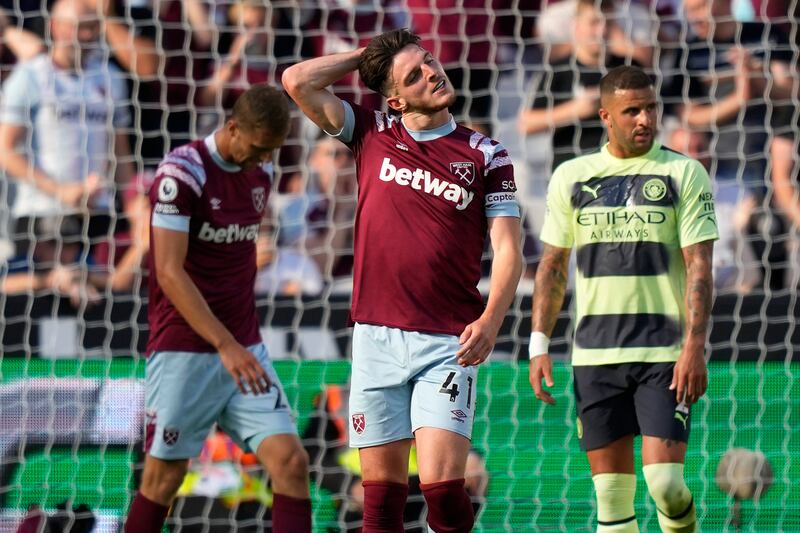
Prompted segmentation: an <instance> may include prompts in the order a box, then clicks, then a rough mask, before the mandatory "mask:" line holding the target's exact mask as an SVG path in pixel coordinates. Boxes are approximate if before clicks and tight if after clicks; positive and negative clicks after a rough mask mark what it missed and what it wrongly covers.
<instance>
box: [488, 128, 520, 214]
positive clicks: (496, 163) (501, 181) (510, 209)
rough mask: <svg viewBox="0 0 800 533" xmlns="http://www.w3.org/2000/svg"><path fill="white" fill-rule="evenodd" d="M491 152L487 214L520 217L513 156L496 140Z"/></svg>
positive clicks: (492, 144)
mask: <svg viewBox="0 0 800 533" xmlns="http://www.w3.org/2000/svg"><path fill="white" fill-rule="evenodd" d="M490 153H491V155H490V156H489V163H488V165H487V166H486V180H485V184H486V185H485V187H486V188H485V192H486V197H485V199H484V204H485V208H486V216H487V217H489V218H491V217H519V216H520V211H519V203H518V202H517V185H516V182H515V181H514V165H513V164H512V162H511V157H510V156H509V155H508V151H507V150H506V149H505V147H503V145H502V144H499V143H497V142H495V141H492V143H491V148H490Z"/></svg>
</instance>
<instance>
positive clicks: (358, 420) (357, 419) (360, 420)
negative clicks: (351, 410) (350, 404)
mask: <svg viewBox="0 0 800 533" xmlns="http://www.w3.org/2000/svg"><path fill="white" fill-rule="evenodd" d="M366 427H367V419H366V418H365V417H364V413H356V414H354V415H353V429H355V430H356V433H358V434H359V435H361V434H362V433H364V429H365V428H366Z"/></svg>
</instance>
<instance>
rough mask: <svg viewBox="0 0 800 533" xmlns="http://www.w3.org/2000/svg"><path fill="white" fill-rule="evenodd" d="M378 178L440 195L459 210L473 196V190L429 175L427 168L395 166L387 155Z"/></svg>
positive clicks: (466, 204) (462, 208) (465, 205)
mask: <svg viewBox="0 0 800 533" xmlns="http://www.w3.org/2000/svg"><path fill="white" fill-rule="evenodd" d="M378 178H380V180H381V181H386V182H389V181H394V182H395V183H397V184H398V185H402V186H404V187H407V186H410V187H411V188H412V189H414V190H417V191H423V192H424V193H426V194H431V195H433V196H441V197H442V198H444V199H445V200H447V201H450V202H453V203H454V204H456V209H458V210H459V211H463V210H464V209H466V208H467V206H468V205H469V204H470V202H472V199H473V198H474V197H475V193H474V192H470V191H468V190H467V189H465V188H463V187H461V186H460V185H457V184H455V183H450V182H449V181H446V180H441V179H439V178H436V177H434V176H431V173H430V172H429V171H427V170H422V169H421V168H417V169H415V170H413V171H412V170H411V169H409V168H403V167H396V166H394V165H393V164H392V163H391V159H389V158H388V157H384V158H383V164H382V165H381V173H380V175H378Z"/></svg>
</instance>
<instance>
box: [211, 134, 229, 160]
mask: <svg viewBox="0 0 800 533" xmlns="http://www.w3.org/2000/svg"><path fill="white" fill-rule="evenodd" d="M229 140H230V138H229V137H228V134H227V132H226V131H225V129H224V128H220V129H218V130H217V131H215V132H214V144H215V145H216V146H217V153H218V154H219V156H220V157H221V158H222V160H223V161H225V162H226V163H230V162H231V152H230V143H229Z"/></svg>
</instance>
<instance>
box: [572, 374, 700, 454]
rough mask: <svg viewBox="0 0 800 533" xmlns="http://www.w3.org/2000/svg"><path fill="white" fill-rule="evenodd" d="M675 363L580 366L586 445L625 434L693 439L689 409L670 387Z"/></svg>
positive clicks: (579, 405)
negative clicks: (680, 401) (690, 435)
mask: <svg viewBox="0 0 800 533" xmlns="http://www.w3.org/2000/svg"><path fill="white" fill-rule="evenodd" d="M674 366H675V363H622V364H618V365H597V366H575V367H573V374H574V376H575V381H574V387H575V403H576V409H577V414H578V438H579V439H580V441H581V449H583V450H586V451H588V450H595V449H597V448H602V447H603V446H606V445H608V444H610V443H612V442H614V441H615V440H617V439H619V438H621V437H624V436H625V435H647V436H648V437H659V438H664V439H671V440H677V441H681V442H688V441H689V431H690V423H689V422H690V420H689V410H688V409H687V408H686V407H685V406H683V405H681V406H680V407H678V402H677V401H676V398H675V391H671V390H669V385H670V383H672V369H673V367H674Z"/></svg>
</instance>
